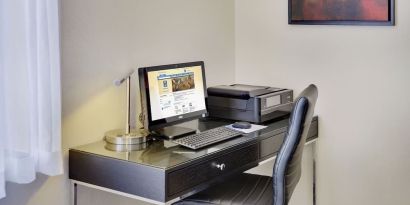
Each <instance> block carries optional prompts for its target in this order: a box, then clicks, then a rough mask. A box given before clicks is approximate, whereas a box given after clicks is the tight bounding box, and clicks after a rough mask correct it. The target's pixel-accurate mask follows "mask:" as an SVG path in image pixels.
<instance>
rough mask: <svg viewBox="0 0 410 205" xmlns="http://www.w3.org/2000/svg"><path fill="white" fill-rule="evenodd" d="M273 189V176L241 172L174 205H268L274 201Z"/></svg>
mask: <svg viewBox="0 0 410 205" xmlns="http://www.w3.org/2000/svg"><path fill="white" fill-rule="evenodd" d="M272 189H273V186H272V178H271V177H268V176H260V175H253V174H241V175H239V176H238V177H234V178H231V179H230V180H228V181H226V182H223V183H220V184H217V185H214V186H212V187H210V188H208V189H206V190H204V191H202V192H199V193H197V194H194V195H192V196H189V197H187V198H185V199H183V200H181V201H178V202H176V203H174V205H199V204H208V205H209V204H219V205H225V204H229V205H247V204H249V205H251V204H252V205H255V204H257V205H266V204H272V202H273V190H272Z"/></svg>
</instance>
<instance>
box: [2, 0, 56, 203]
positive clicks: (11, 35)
mask: <svg viewBox="0 0 410 205" xmlns="http://www.w3.org/2000/svg"><path fill="white" fill-rule="evenodd" d="M60 90H61V85H60V34H59V4H58V0H0V198H2V197H5V195H6V193H5V181H10V182H15V183H30V182H32V181H33V180H35V178H36V173H43V174H46V175H59V174H62V172H63V168H62V153H61V91H60Z"/></svg>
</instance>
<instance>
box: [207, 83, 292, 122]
mask: <svg viewBox="0 0 410 205" xmlns="http://www.w3.org/2000/svg"><path fill="white" fill-rule="evenodd" d="M207 91H208V98H207V104H208V112H209V116H210V117H217V118H224V119H232V120H236V121H247V122H252V123H256V124H261V123H263V122H266V121H269V120H272V119H275V118H278V117H282V116H285V115H288V114H289V113H290V111H291V109H292V105H293V104H292V102H293V90H290V89H284V88H274V87H269V86H254V85H244V84H233V85H219V86H214V87H209V88H208V89H207Z"/></svg>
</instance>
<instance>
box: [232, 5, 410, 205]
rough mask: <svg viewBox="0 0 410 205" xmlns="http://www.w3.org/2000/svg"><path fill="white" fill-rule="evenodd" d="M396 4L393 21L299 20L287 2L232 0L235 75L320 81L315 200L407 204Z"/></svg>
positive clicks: (407, 71) (405, 86)
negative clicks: (293, 19) (291, 18)
mask: <svg viewBox="0 0 410 205" xmlns="http://www.w3.org/2000/svg"><path fill="white" fill-rule="evenodd" d="M396 3H397V16H396V17H397V26H395V27H367V26H300V25H288V24H287V15H288V14H287V1H275V0H252V1H249V0H236V5H235V6H236V9H235V15H236V18H235V21H236V28H235V29H236V32H235V33H236V44H235V46H236V56H235V59H236V81H238V82H245V83H254V84H266V85H274V86H280V87H288V88H293V89H295V90H296V93H298V92H299V91H300V90H301V89H303V88H304V87H305V86H307V85H308V84H309V83H315V84H317V85H318V87H319V100H318V104H317V109H316V113H317V114H318V115H319V116H320V130H319V132H320V140H319V143H318V146H317V148H318V149H317V151H318V159H317V160H318V170H317V171H318V175H317V176H318V179H317V180H318V185H317V188H318V193H317V194H318V205H339V204H340V205H342V204H350V205H353V204H355V205H356V204H357V205H365V204H366V205H367V204H371V205H385V204H400V205H405V204H409V201H410V186H409V184H410V163H409V159H410V151H408V150H409V147H410V138H409V132H410V127H409V125H410V108H409V105H410V92H409V88H410V80H409V77H410V2H409V1H407V0H397V1H396ZM300 204H303V203H300Z"/></svg>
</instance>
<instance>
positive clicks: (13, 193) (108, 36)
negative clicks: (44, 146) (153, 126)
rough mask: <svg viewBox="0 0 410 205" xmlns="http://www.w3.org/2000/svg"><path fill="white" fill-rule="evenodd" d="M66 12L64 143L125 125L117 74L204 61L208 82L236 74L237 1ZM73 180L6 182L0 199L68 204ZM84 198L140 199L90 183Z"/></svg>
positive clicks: (97, 2)
mask: <svg viewBox="0 0 410 205" xmlns="http://www.w3.org/2000/svg"><path fill="white" fill-rule="evenodd" d="M61 15H62V18H61V29H62V30H61V34H62V89H63V90H62V95H63V147H64V149H65V150H67V149H68V148H69V147H73V146H77V145H81V144H86V143H89V142H94V141H97V140H101V139H102V136H103V134H104V132H105V131H107V130H110V129H117V128H120V127H122V126H123V124H124V121H125V117H124V116H125V112H124V105H125V96H124V93H125V90H124V88H123V87H120V88H117V87H114V86H113V84H112V81H113V80H114V79H116V78H119V77H121V76H123V75H125V74H126V73H128V72H129V71H130V70H132V69H134V68H137V67H140V66H149V65H161V64H169V63H180V62H189V61H196V60H203V61H205V62H206V65H205V66H206V74H207V83H208V85H215V84H221V83H227V82H228V83H232V82H233V81H234V78H235V76H234V38H233V37H234V1H233V0H224V1H213V0H208V1H204V0H173V1H160V0H121V1H117V0H61ZM66 167H67V166H66ZM66 170H67V169H66ZM66 174H67V173H66ZM68 185H69V184H68V180H67V176H66V175H64V176H59V177H51V178H48V177H46V176H39V177H38V179H37V180H36V181H35V182H34V183H32V184H29V185H16V184H11V183H8V184H7V194H8V196H7V198H5V199H2V200H0V205H6V204H7V205H21V204H30V205H48V204H50V205H51V204H69V192H68V190H69V186H68ZM79 200H80V203H79V204H90V205H91V204H101V205H103V204H114V203H116V204H135V201H132V200H127V199H125V198H122V197H118V196H114V195H111V194H107V193H104V192H98V191H94V190H90V189H86V188H80V196H79Z"/></svg>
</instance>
